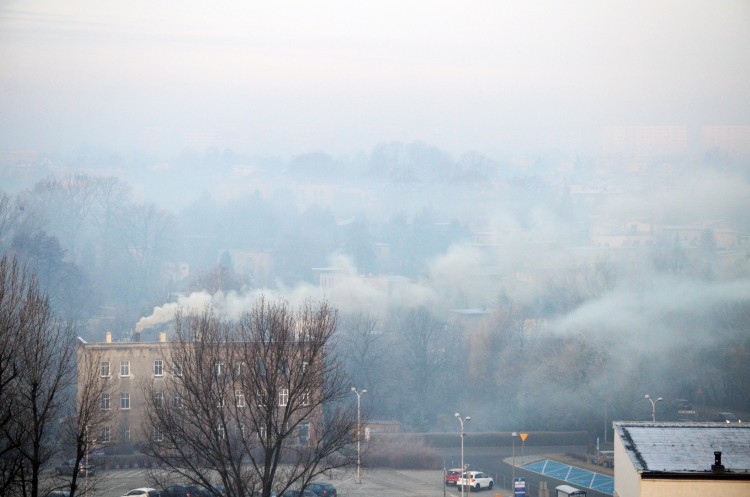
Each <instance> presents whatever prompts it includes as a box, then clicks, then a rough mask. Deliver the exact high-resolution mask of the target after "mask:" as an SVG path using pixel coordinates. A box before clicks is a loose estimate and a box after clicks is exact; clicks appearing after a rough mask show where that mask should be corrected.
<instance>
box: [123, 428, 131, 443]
mask: <svg viewBox="0 0 750 497" xmlns="http://www.w3.org/2000/svg"><path fill="white" fill-rule="evenodd" d="M122 439H123V440H124V441H126V442H130V426H128V425H125V426H123V427H122Z"/></svg>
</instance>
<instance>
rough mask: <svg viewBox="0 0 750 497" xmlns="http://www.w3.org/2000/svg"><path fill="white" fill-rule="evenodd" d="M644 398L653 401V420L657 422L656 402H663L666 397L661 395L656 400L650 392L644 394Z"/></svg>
mask: <svg viewBox="0 0 750 497" xmlns="http://www.w3.org/2000/svg"><path fill="white" fill-rule="evenodd" d="M643 398H644V399H646V400H648V401H649V402H651V421H652V422H654V423H655V422H656V403H657V402H661V401H662V400H664V399H662V398H661V397H659V398H658V399H656V400H654V399H652V398H651V396H650V395H649V394H646V395H644V396H643Z"/></svg>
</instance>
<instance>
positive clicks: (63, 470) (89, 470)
mask: <svg viewBox="0 0 750 497" xmlns="http://www.w3.org/2000/svg"><path fill="white" fill-rule="evenodd" d="M75 465H76V460H75V459H68V460H67V461H65V462H62V463H60V464H58V465H57V466H55V473H56V474H57V475H72V474H73V468H74V467H75ZM78 476H82V477H84V478H85V477H88V476H94V468H93V467H92V466H91V465H89V464H86V462H85V461H81V463H80V464H79V465H78Z"/></svg>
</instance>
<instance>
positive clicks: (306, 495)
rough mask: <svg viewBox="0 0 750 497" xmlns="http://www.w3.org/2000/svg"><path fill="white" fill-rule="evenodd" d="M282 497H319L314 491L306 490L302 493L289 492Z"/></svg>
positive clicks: (296, 491) (297, 491)
mask: <svg viewBox="0 0 750 497" xmlns="http://www.w3.org/2000/svg"><path fill="white" fill-rule="evenodd" d="M281 497H318V496H317V495H316V494H315V492H313V491H312V490H308V489H305V490H304V491H302V492H300V491H299V490H287V491H286V492H284V493H283V494H281Z"/></svg>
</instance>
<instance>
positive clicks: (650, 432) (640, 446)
mask: <svg viewBox="0 0 750 497" xmlns="http://www.w3.org/2000/svg"><path fill="white" fill-rule="evenodd" d="M614 424H615V429H616V430H617V432H618V433H619V435H620V437H621V438H622V441H623V443H624V444H625V448H626V450H627V451H628V455H629V456H630V459H631V460H632V462H633V464H634V465H635V468H636V469H637V470H638V471H640V472H670V473H683V472H684V473H699V472H711V466H712V465H713V464H714V461H715V458H714V452H716V451H719V452H721V454H722V455H721V463H722V464H723V465H724V468H725V471H727V472H733V473H750V425H749V424H739V423H733V424H726V423H647V422H615V423H614Z"/></svg>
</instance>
